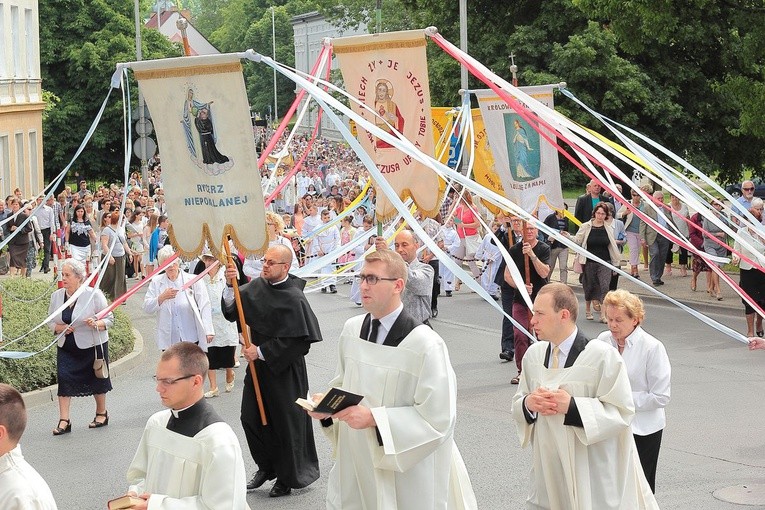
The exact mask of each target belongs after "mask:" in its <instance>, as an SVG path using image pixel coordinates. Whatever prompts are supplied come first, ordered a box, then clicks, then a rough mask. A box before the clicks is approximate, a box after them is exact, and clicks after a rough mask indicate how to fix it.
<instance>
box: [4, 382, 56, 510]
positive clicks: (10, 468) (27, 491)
mask: <svg viewBox="0 0 765 510" xmlns="http://www.w3.org/2000/svg"><path fill="white" fill-rule="evenodd" d="M26 426H27V411H26V407H25V406H24V400H23V399H22V398H21V394H20V393H19V392H18V391H16V389H15V388H13V387H12V386H9V385H7V384H2V383H0V508H2V509H3V510H31V509H34V510H57V506H56V501H55V500H54V499H53V494H51V492H50V488H49V487H48V484H47V483H45V480H43V478H42V477H41V476H40V475H39V473H38V472H37V471H36V470H35V468H33V467H32V466H30V465H29V463H28V462H27V461H26V460H24V456H23V455H22V454H21V446H19V440H21V435H22V434H23V433H24V429H25V428H26Z"/></svg>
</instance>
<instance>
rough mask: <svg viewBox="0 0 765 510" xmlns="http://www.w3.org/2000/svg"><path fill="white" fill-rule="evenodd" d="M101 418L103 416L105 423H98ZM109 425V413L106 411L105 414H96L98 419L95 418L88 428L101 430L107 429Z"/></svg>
mask: <svg viewBox="0 0 765 510" xmlns="http://www.w3.org/2000/svg"><path fill="white" fill-rule="evenodd" d="M99 416H102V417H103V418H104V421H98V417H99ZM107 425H109V411H104V412H103V413H96V417H95V418H93V421H92V422H90V423H89V424H88V428H89V429H100V428H101V427H106V426H107Z"/></svg>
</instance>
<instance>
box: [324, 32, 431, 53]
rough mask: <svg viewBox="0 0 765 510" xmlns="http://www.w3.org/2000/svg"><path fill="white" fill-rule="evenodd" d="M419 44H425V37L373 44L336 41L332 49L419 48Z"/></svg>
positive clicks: (340, 50)
mask: <svg viewBox="0 0 765 510" xmlns="http://www.w3.org/2000/svg"><path fill="white" fill-rule="evenodd" d="M418 46H425V37H424V36H423V37H422V39H416V40H410V41H388V42H380V43H373V44H352V45H348V46H343V45H340V46H337V45H336V43H334V44H333V45H332V51H333V52H334V53H358V52H360V51H376V50H390V49H394V50H395V49H399V48H417V47H418Z"/></svg>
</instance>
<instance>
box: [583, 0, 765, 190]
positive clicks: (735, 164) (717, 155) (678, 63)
mask: <svg viewBox="0 0 765 510" xmlns="http://www.w3.org/2000/svg"><path fill="white" fill-rule="evenodd" d="M573 1H574V3H575V4H576V5H577V6H579V7H580V8H581V9H582V10H583V11H584V12H585V13H586V14H587V15H588V16H589V17H590V18H591V19H595V20H598V21H599V22H601V23H603V24H604V25H606V26H608V28H609V30H611V31H613V33H614V34H615V36H616V42H617V48H618V49H619V50H620V51H621V52H622V53H623V54H624V55H626V58H629V59H630V60H631V61H632V62H635V63H636V64H638V65H639V66H641V68H643V70H644V71H645V73H646V74H647V75H648V76H650V78H651V81H652V82H653V87H652V92H658V93H661V94H662V95H663V96H664V97H666V98H670V99H671V101H672V102H673V103H674V104H676V105H677V106H678V112H679V113H678V115H676V116H674V117H671V122H670V124H669V126H667V128H666V129H665V130H664V133H665V137H664V138H665V144H666V145H667V146H668V147H669V148H671V149H673V150H675V151H676V152H678V153H680V154H682V155H684V156H686V157H687V158H688V159H689V160H690V161H691V162H692V163H694V164H696V165H697V166H699V167H700V168H701V169H703V170H705V171H706V172H707V173H715V172H717V175H718V178H719V179H720V180H721V181H723V182H725V181H732V180H737V179H739V178H740V177H741V174H742V172H743V171H744V169H746V168H751V169H754V170H755V171H758V172H760V173H761V172H762V171H763V168H765V167H764V166H763V156H765V152H764V151H765V149H764V147H765V145H763V134H765V130H764V129H762V128H758V127H756V126H757V124H758V123H760V122H762V120H761V117H760V120H759V122H755V123H752V122H750V121H751V120H753V119H754V118H755V116H756V115H758V110H760V109H761V108H762V106H761V105H762V103H761V102H758V101H756V98H757V95H758V94H760V95H761V94H763V75H762V51H761V50H762V45H763V42H762V41H763V39H762V36H763V35H765V30H764V27H763V24H762V13H763V12H765V11H764V10H763V9H762V3H761V2H760V4H759V5H760V9H759V10H755V11H756V12H757V14H755V13H754V12H752V11H751V9H749V8H748V7H747V5H754V3H753V2H747V1H746V0H741V1H740V2H736V1H734V0H732V1H723V2H717V1H714V0H689V1H687V2H653V3H650V2H649V3H646V2H627V3H625V2H621V1H619V0H573ZM744 83H745V84H747V86H746V87H743V88H742V84H744ZM751 92H754V97H752V94H751ZM760 97H762V95H761V96H760ZM761 126H765V123H763V124H761ZM644 127H645V126H639V128H640V130H641V131H643V130H644V129H643V128H644Z"/></svg>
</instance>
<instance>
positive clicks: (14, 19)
mask: <svg viewBox="0 0 765 510" xmlns="http://www.w3.org/2000/svg"><path fill="white" fill-rule="evenodd" d="M19 29H20V25H19V8H18V7H17V6H15V5H12V6H11V58H12V59H13V76H15V77H17V78H18V77H20V76H21V34H19Z"/></svg>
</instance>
